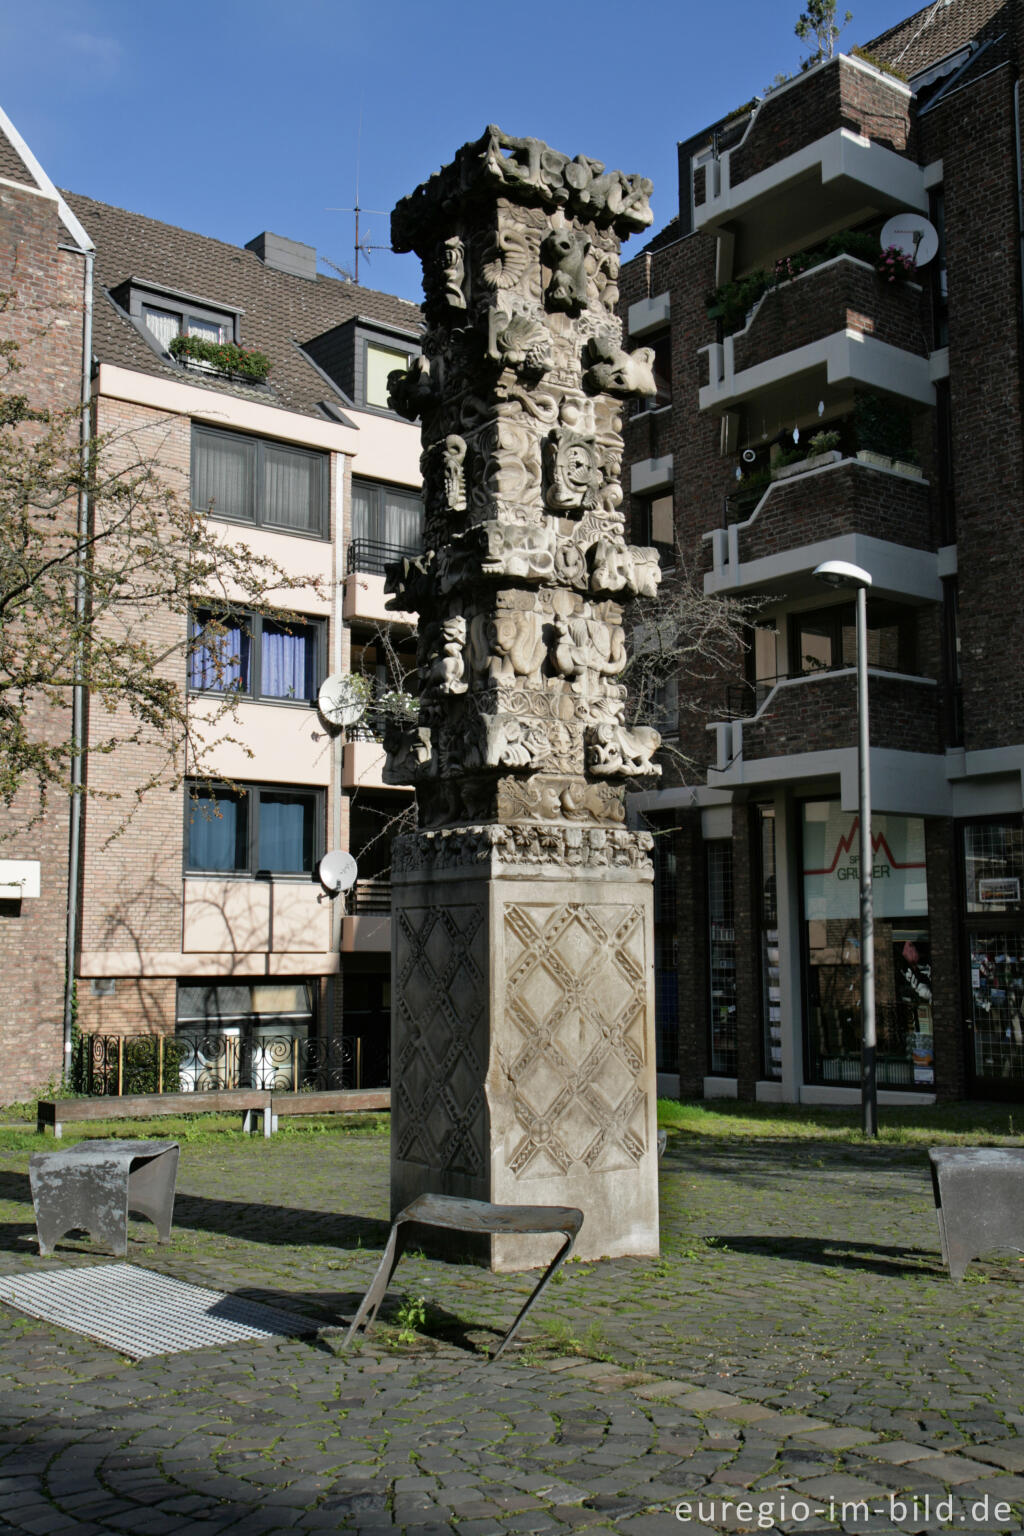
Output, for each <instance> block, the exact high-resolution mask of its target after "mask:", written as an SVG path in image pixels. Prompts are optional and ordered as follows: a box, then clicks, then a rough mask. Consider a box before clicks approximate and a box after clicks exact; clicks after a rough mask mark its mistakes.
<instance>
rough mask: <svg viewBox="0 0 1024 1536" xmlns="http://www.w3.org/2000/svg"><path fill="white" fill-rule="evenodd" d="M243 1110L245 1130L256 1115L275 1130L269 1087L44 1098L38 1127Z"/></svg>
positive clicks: (266, 1129)
mask: <svg viewBox="0 0 1024 1536" xmlns="http://www.w3.org/2000/svg"><path fill="white" fill-rule="evenodd" d="M238 1112H241V1115H242V1129H243V1131H251V1130H253V1129H255V1125H256V1116H257V1115H261V1116H262V1118H263V1134H264V1136H269V1135H270V1131H271V1109H270V1090H269V1089H266V1088H214V1089H211V1090H210V1091H209V1092H200V1093H134V1094H123V1093H120V1094H106V1095H104V1096H103V1097H102V1098H95V1099H40V1100H39V1103H38V1104H37V1105H36V1130H37V1131H38V1132H39V1134H40V1135H42V1134H43V1132H44V1131H45V1129H46V1127H47V1126H50V1127H51V1128H52V1130H53V1134H54V1136H55V1137H56V1138H58V1139H59V1138H60V1137H61V1136H62V1135H63V1134H64V1126H65V1124H71V1123H73V1122H75V1121H84V1120H134V1119H139V1120H143V1119H148V1117H149V1116H150V1115H203V1114H205V1115H225V1114H231V1113H236V1114H237V1113H238Z"/></svg>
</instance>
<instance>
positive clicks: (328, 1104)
mask: <svg viewBox="0 0 1024 1536" xmlns="http://www.w3.org/2000/svg"><path fill="white" fill-rule="evenodd" d="M390 1108H391V1089H390V1088H330V1089H326V1090H324V1091H323V1092H322V1093H275V1094H274V1095H273V1102H272V1105H271V1115H272V1127H273V1129H274V1130H275V1131H276V1130H277V1121H278V1116H279V1115H338V1114H345V1115H351V1114H359V1113H361V1112H362V1113H365V1112H367V1111H370V1110H375V1109H390Z"/></svg>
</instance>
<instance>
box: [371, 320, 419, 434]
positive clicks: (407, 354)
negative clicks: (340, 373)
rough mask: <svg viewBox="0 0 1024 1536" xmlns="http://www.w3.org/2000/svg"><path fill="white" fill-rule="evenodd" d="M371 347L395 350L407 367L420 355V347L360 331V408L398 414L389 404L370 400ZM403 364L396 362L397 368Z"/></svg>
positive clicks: (384, 414)
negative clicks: (378, 403)
mask: <svg viewBox="0 0 1024 1536" xmlns="http://www.w3.org/2000/svg"><path fill="white" fill-rule="evenodd" d="M371 347H375V348H376V349H377V351H378V352H394V353H395V355H396V356H397V357H404V359H405V363H404V366H405V367H406V368H408V367H409V365H410V363H411V362H412V360H413V358H414V357H418V356H419V348H418V347H415V348H414V347H413V346H412V344H411V343H410V344H408V345H405V346H403V345H402V344H401V343H400V342H398V341H397V340H393V339H392V338H390V337H388V336H384V335H380V336H375V335H374V334H373V333H372V332H367V331H360V332H359V362H360V389H359V394H360V400H359V408H360V410H364V411H376V412H378V413H379V414H380V415H381V416H397V412H395V411H393V410H392V409H391V407H390V406H389V405H376V404H374V403H373V402H372V401H371V400H370V397H369V388H368V386H369V378H370V348H371ZM402 366H403V364H402V363H396V364H395V368H396V369H397V368H401V367H402ZM392 371H394V370H392ZM398 419H399V420H402V419H403V418H402V417H398Z"/></svg>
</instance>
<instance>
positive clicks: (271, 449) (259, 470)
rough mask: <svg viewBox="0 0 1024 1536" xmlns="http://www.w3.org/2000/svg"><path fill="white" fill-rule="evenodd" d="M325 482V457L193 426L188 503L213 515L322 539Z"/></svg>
mask: <svg viewBox="0 0 1024 1536" xmlns="http://www.w3.org/2000/svg"><path fill="white" fill-rule="evenodd" d="M328 479H329V477H328V472H327V455H326V454H325V453H319V452H317V451H316V450H314V449H309V448H296V447H292V446H291V445H290V444H286V443H272V442H268V441H265V440H264V439H263V438H259V437H246V436H244V435H243V434H242V433H240V432H222V431H219V430H218V429H216V428H213V427H200V426H193V428H192V505H193V506H194V507H198V508H200V509H202V510H203V511H208V512H209V513H210V515H211V516H212V517H222V518H226V519H227V520H229V521H230V522H245V523H256V524H257V525H260V526H264V527H268V528H278V529H281V530H282V531H284V532H287V533H300V534H314V535H315V536H316V537H318V538H325V537H326V536H327V531H328V529H327V488H328Z"/></svg>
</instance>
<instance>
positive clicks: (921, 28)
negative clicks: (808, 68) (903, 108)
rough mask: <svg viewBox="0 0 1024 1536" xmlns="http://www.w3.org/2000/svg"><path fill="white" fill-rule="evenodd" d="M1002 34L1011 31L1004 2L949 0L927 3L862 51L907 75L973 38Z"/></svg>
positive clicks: (929, 64) (994, 0) (1011, 20)
mask: <svg viewBox="0 0 1024 1536" xmlns="http://www.w3.org/2000/svg"><path fill="white" fill-rule="evenodd" d="M1002 31H1009V32H1011V33H1012V31H1013V18H1012V14H1011V5H1010V4H1009V3H1008V0H949V3H948V4H945V5H943V4H941V3H940V4H938V5H937V4H936V3H935V0H931V4H930V5H925V6H922V8H921V10H919V11H915V12H914V14H913V16H908V17H907V18H906V20H905V21H900V22H897V24H896V25H895V26H894V27H890V28H889V30H888V31H887V32H883V33H881V35H880V36H879V37H876V38H875V39H874V40H873V41H872V42H870V43H866V44H865V52H867V53H873V54H876V55H877V57H878V58H880V59H884V60H885V61H886V63H887V64H892V65H894V66H896V67H898V68H899V69H900V70H901V71H902V72H903V74H905V75H908V76H910V75H915V74H918V73H920V71H921V70H924V69H928V68H929V67H930V66H931V65H932V64H936V63H938V61H939V60H940V59H944V58H946V56H947V55H948V54H951V53H955V52H956V50H957V49H958V48H962V47H964V45H965V44H967V43H969V42H971V41H972V40H973V39H978V40H979V41H981V40H983V39H985V38H987V37H992V36H995V35H998V33H1000V32H1002ZM989 63H990V64H991V60H990V61H989Z"/></svg>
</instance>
